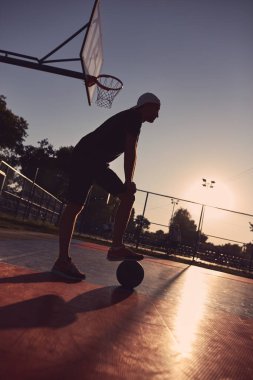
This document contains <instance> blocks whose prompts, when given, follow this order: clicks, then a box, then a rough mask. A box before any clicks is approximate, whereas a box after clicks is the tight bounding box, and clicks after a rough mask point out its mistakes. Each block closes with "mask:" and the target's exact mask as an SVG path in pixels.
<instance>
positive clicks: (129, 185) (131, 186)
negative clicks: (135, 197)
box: [125, 181, 137, 194]
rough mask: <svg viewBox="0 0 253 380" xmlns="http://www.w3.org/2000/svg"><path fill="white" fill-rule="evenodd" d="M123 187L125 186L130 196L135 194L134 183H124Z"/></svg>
mask: <svg viewBox="0 0 253 380" xmlns="http://www.w3.org/2000/svg"><path fill="white" fill-rule="evenodd" d="M125 186H126V189H127V191H129V193H131V194H135V193H136V191H137V189H136V184H135V183H134V182H130V181H127V182H125Z"/></svg>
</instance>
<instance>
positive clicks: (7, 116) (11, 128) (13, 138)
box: [0, 95, 28, 166]
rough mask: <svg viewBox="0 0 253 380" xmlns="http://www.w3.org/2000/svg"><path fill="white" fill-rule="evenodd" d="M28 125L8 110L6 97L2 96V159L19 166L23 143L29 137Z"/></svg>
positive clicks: (0, 112)
mask: <svg viewBox="0 0 253 380" xmlns="http://www.w3.org/2000/svg"><path fill="white" fill-rule="evenodd" d="M27 129H28V123H27V122H26V121H25V120H24V119H23V118H22V117H20V116H17V115H15V114H14V113H13V112H12V111H11V110H10V109H8V108H7V103H6V97H5V96H3V95H0V159H2V160H5V161H8V163H9V164H10V165H13V166H15V165H17V163H18V157H19V155H20V154H22V153H23V142H24V140H25V138H26V137H27V132H26V131H27Z"/></svg>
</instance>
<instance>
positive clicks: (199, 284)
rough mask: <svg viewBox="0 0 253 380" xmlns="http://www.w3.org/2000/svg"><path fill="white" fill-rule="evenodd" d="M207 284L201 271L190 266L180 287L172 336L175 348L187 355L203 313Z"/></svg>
mask: <svg viewBox="0 0 253 380" xmlns="http://www.w3.org/2000/svg"><path fill="white" fill-rule="evenodd" d="M206 298H207V286H206V284H205V282H204V276H203V274H202V273H200V272H199V271H197V270H196V269H195V268H193V267H191V268H190V270H189V271H188V272H187V277H186V279H185V283H184V286H183V289H182V295H181V302H180V304H179V307H178V310H177V315H176V319H175V327H174V337H175V339H176V342H177V344H176V349H177V351H178V352H180V354H181V355H182V356H184V357H189V356H190V355H191V352H192V350H193V346H194V342H195V340H196V337H197V335H198V329H199V325H200V322H201V320H202V318H203V316H204V313H205V305H206Z"/></svg>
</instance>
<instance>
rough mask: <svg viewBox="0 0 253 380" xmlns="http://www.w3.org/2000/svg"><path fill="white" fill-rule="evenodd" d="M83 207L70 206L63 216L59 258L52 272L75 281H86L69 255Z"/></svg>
mask: <svg viewBox="0 0 253 380" xmlns="http://www.w3.org/2000/svg"><path fill="white" fill-rule="evenodd" d="M81 210H82V206H80V205H75V204H72V203H70V204H68V205H67V206H66V208H65V210H64V212H63V214H62V218H61V222H60V231H59V246H60V250H59V257H58V259H57V260H56V262H55V264H54V266H53V268H52V272H53V273H55V274H57V275H60V276H62V277H66V278H69V279H74V280H78V281H80V280H84V279H85V274H84V273H82V272H80V271H79V270H78V269H77V267H76V266H75V264H74V263H73V262H72V260H71V258H70V254H69V247H70V242H71V239H72V235H73V232H74V228H75V224H76V219H77V216H78V214H79V213H80V211H81Z"/></svg>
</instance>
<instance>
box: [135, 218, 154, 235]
mask: <svg viewBox="0 0 253 380" xmlns="http://www.w3.org/2000/svg"><path fill="white" fill-rule="evenodd" d="M135 226H136V228H137V229H138V230H141V231H142V232H143V231H144V230H148V229H149V226H150V221H149V220H148V219H147V218H145V217H144V216H142V215H137V216H136V218H135Z"/></svg>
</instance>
